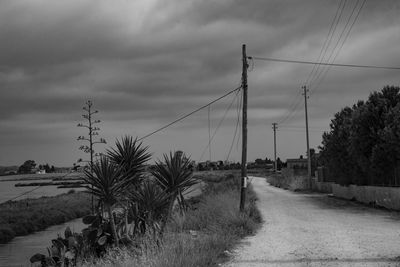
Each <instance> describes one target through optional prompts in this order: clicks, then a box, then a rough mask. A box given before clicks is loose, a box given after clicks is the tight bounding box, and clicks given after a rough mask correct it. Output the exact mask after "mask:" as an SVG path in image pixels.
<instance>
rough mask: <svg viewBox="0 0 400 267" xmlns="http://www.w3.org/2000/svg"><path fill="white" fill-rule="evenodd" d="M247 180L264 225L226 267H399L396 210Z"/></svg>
mask: <svg viewBox="0 0 400 267" xmlns="http://www.w3.org/2000/svg"><path fill="white" fill-rule="evenodd" d="M251 181H252V185H253V188H254V190H255V192H256V194H257V196H258V199H259V200H258V204H257V205H258V207H259V209H260V211H261V213H262V216H263V219H264V223H263V226H262V228H261V229H260V230H259V231H258V232H257V234H256V235H255V236H251V237H248V238H246V239H245V240H243V242H242V243H241V245H240V246H238V247H237V248H236V249H235V251H234V252H233V255H234V256H233V258H232V260H231V261H230V262H228V263H227V264H226V265H225V266H232V267H233V266H400V257H399V256H400V218H399V213H398V212H390V211H386V210H379V209H373V208H370V207H366V206H363V205H360V204H357V203H354V202H349V201H345V200H340V199H335V198H332V197H328V196H327V195H326V194H316V193H307V194H306V193H296V192H291V191H286V190H283V189H280V188H275V187H272V186H270V185H269V184H268V183H267V182H266V180H265V178H256V177H252V178H251Z"/></svg>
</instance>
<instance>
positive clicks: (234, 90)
mask: <svg viewBox="0 0 400 267" xmlns="http://www.w3.org/2000/svg"><path fill="white" fill-rule="evenodd" d="M240 88H241V86H239V87H237V88H235V89H233V90H231V91H229V92H227V93H225V94H224V95H222V96H220V97H218V98H217V99H215V100H213V101H211V102H210V103H208V104H206V105H204V106H201V107H199V108H197V109H195V110H193V111H192V112H189V113H188V114H185V115H183V116H181V117H179V118H178V119H176V120H174V121H172V122H170V123H168V124H166V125H164V126H162V127H160V128H158V129H156V130H154V131H152V132H151V133H148V134H146V135H144V136H142V137H141V138H139V139H138V141H141V140H144V139H146V138H148V137H150V136H152V135H154V134H156V133H158V132H160V131H162V130H164V129H166V128H168V127H169V126H171V125H174V124H175V123H177V122H180V121H182V120H184V119H186V118H187V117H189V116H191V115H193V114H195V113H197V112H199V111H200V110H202V109H205V108H206V107H208V106H210V105H212V104H214V103H215V102H217V101H219V100H221V99H223V98H225V97H227V96H228V95H230V94H232V93H234V92H236V91H237V90H240Z"/></svg>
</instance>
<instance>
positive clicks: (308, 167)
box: [302, 85, 311, 189]
mask: <svg viewBox="0 0 400 267" xmlns="http://www.w3.org/2000/svg"><path fill="white" fill-rule="evenodd" d="M302 89H303V90H304V92H303V95H304V107H305V115H306V140H307V170H308V188H309V189H311V155H310V141H309V135H308V112H307V98H308V97H307V92H308V89H307V87H306V86H305V85H304V86H303V87H302Z"/></svg>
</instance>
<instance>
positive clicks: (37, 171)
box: [35, 169, 46, 174]
mask: <svg viewBox="0 0 400 267" xmlns="http://www.w3.org/2000/svg"><path fill="white" fill-rule="evenodd" d="M35 173H36V174H46V170H45V169H43V170H36V172H35Z"/></svg>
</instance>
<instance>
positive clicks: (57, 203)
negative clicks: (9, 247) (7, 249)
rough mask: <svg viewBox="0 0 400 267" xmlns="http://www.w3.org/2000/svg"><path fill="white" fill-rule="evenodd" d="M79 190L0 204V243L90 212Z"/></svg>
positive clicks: (87, 197) (85, 199) (84, 194)
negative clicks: (77, 191)
mask: <svg viewBox="0 0 400 267" xmlns="http://www.w3.org/2000/svg"><path fill="white" fill-rule="evenodd" d="M89 202H90V201H89V195H88V194H86V193H83V192H80V193H70V194H63V195H59V196H55V197H41V198H38V199H26V200H20V201H10V202H5V203H2V204H0V214H1V216H0V243H6V242H8V241H10V240H11V239H13V238H14V237H15V236H21V235H27V234H29V233H32V232H34V231H39V230H43V229H45V228H46V227H49V226H51V225H56V224H60V223H64V222H67V221H70V220H72V219H75V218H79V217H82V216H84V215H86V214H88V213H89V212H90V203H89Z"/></svg>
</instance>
